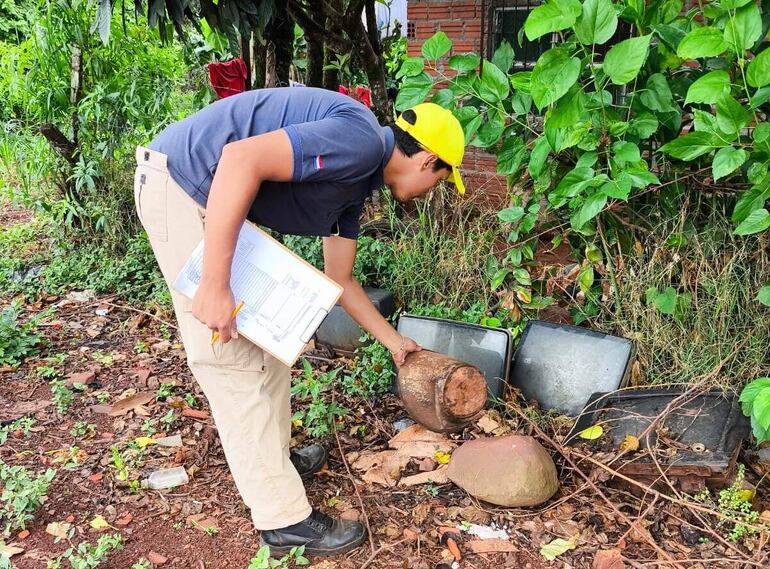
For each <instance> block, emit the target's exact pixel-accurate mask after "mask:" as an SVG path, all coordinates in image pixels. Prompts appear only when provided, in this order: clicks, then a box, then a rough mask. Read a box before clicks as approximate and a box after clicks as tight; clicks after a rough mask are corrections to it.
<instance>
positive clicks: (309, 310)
mask: <svg viewBox="0 0 770 569" xmlns="http://www.w3.org/2000/svg"><path fill="white" fill-rule="evenodd" d="M202 271H203V241H201V242H200V243H199V244H198V246H197V247H196V248H195V250H194V251H193V253H192V255H190V258H189V259H188V260H187V262H186V263H185V265H184V267H182V270H181V271H180V272H179V275H178V276H177V278H176V279H175V280H174V283H173V287H174V289H175V290H176V291H178V292H179V293H180V294H182V295H184V296H186V297H187V298H190V299H192V298H193V297H194V296H195V293H196V291H197V290H198V286H199V284H200V280H201V274H202ZM230 288H231V290H232V291H233V295H234V296H235V298H236V301H237V302H240V301H243V303H244V306H243V308H242V309H241V311H240V312H239V313H238V315H237V316H236V322H237V325H238V334H239V335H242V336H243V337H244V338H246V339H247V340H249V341H251V342H253V343H254V344H256V345H257V346H259V347H260V348H262V349H263V350H265V351H266V352H268V353H269V354H271V355H272V356H273V357H275V358H277V359H278V360H280V361H281V362H283V363H284V364H286V365H287V366H292V365H294V363H295V362H296V361H297V359H298V358H299V356H300V355H301V354H302V351H303V350H304V348H305V345H306V344H307V343H308V342H309V341H310V339H311V338H312V337H313V334H315V332H316V330H317V329H318V327H319V326H320V325H321V322H323V320H324V318H326V315H327V314H328V313H329V311H330V310H331V309H332V307H333V306H334V305H335V304H336V303H337V300H339V297H340V296H341V295H342V287H341V286H340V285H338V284H337V283H336V282H334V281H333V280H332V279H330V278H329V277H328V276H326V275H325V274H324V273H323V272H321V271H319V270H318V269H316V268H315V267H314V266H312V265H311V264H310V263H308V262H307V261H305V260H304V259H303V258H301V257H300V256H298V255H297V254H295V253H294V252H293V251H290V250H289V249H287V248H286V247H285V246H284V245H282V244H281V243H279V242H278V241H276V240H275V239H273V238H272V237H271V236H270V235H268V234H267V233H266V232H265V231H263V230H262V229H260V228H259V227H257V226H255V225H254V224H252V223H250V222H248V221H247V222H245V223H244V224H243V226H242V227H241V230H240V232H239V234H238V241H237V243H236V246H235V253H234V255H233V264H232V271H231V276H230Z"/></svg>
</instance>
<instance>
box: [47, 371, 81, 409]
mask: <svg viewBox="0 0 770 569" xmlns="http://www.w3.org/2000/svg"><path fill="white" fill-rule="evenodd" d="M50 386H51V400H52V401H53V404H54V405H55V406H56V410H57V411H58V412H59V413H66V412H67V409H69V408H70V405H72V402H73V401H74V400H75V393H74V392H73V391H72V390H71V389H69V388H68V387H67V382H66V381H65V380H63V379H52V380H51V382H50Z"/></svg>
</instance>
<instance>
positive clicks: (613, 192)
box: [599, 176, 631, 201]
mask: <svg viewBox="0 0 770 569" xmlns="http://www.w3.org/2000/svg"><path fill="white" fill-rule="evenodd" d="M599 191H600V192H602V193H603V194H605V195H606V196H607V197H610V198H615V199H616V200H623V201H625V200H627V199H628V195H629V194H630V193H631V178H629V177H628V176H623V177H622V178H618V179H617V180H610V181H609V182H607V183H605V184H604V185H603V186H602V187H601V188H599Z"/></svg>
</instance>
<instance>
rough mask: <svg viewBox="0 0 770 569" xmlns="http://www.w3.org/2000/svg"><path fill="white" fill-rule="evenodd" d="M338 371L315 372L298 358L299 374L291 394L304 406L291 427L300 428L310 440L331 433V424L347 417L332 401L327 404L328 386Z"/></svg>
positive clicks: (293, 418)
mask: <svg viewBox="0 0 770 569" xmlns="http://www.w3.org/2000/svg"><path fill="white" fill-rule="evenodd" d="M341 369H342V368H337V369H335V370H332V371H329V372H321V373H316V372H315V371H314V370H313V368H312V366H311V365H310V362H308V361H307V359H305V358H303V359H302V374H301V375H299V376H297V377H296V378H295V379H294V381H293V382H292V386H291V394H292V395H293V396H294V397H295V398H296V399H297V400H299V402H302V403H305V404H306V405H305V407H304V408H303V409H299V410H297V411H296V412H295V413H294V415H293V416H292V422H294V424H295V425H302V426H303V427H304V428H305V430H306V431H307V433H308V434H309V435H310V436H311V437H321V436H324V435H328V434H329V433H331V432H332V428H333V426H334V424H335V422H336V421H337V420H338V419H339V418H341V417H344V416H345V415H347V414H348V410H347V409H344V408H343V407H340V406H339V405H338V404H337V403H336V402H335V401H327V399H326V397H325V395H330V393H331V391H330V388H331V385H332V383H334V382H335V381H336V378H337V375H338V374H339V373H340V371H341Z"/></svg>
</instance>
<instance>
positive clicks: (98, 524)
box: [90, 515, 110, 530]
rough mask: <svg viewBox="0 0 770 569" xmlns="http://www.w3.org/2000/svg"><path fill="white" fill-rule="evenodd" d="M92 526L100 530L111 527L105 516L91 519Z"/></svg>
mask: <svg viewBox="0 0 770 569" xmlns="http://www.w3.org/2000/svg"><path fill="white" fill-rule="evenodd" d="M90 525H91V527H92V528H94V529H98V530H104V529H107V528H108V527H110V524H109V523H107V520H105V519H104V516H101V515H99V516H96V517H95V518H94V519H93V520H91V524H90Z"/></svg>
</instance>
